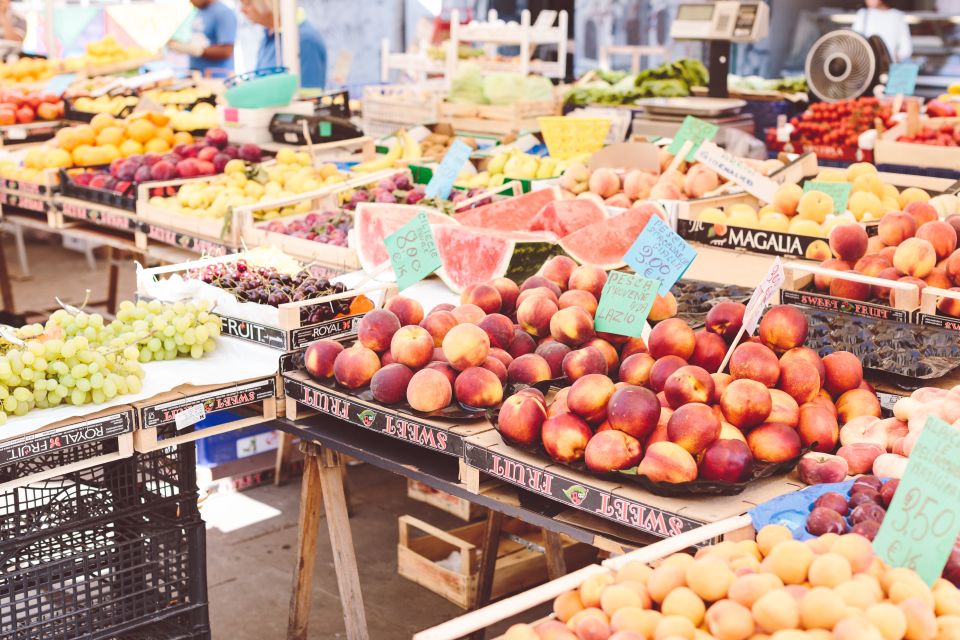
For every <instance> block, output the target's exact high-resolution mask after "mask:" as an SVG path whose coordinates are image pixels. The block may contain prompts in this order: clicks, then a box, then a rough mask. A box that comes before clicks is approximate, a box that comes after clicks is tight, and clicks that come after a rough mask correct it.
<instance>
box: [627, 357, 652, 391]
mask: <svg viewBox="0 0 960 640" xmlns="http://www.w3.org/2000/svg"><path fill="white" fill-rule="evenodd" d="M654 362H656V360H654V359H653V356H651V355H650V354H649V353H635V354H633V355H632V356H629V357H627V358H624V359H623V361H622V362H621V363H620V373H619V375H618V378H619V380H620V381H621V382H627V383H630V384H635V385H638V386H647V385H648V384H649V383H650V370H651V369H653V363H654Z"/></svg>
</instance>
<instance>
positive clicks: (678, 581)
mask: <svg viewBox="0 0 960 640" xmlns="http://www.w3.org/2000/svg"><path fill="white" fill-rule="evenodd" d="M686 584H687V581H686V571H685V570H684V569H682V568H680V567H675V566H666V565H661V566H659V567H657V568H656V569H654V570H653V571H651V572H650V575H649V576H647V592H648V593H649V594H650V599H651V600H653V601H654V602H656V603H658V604H659V603H661V602H663V600H664V598H666V597H667V595H668V594H669V593H670V592H671V591H673V590H674V589H679V588H680V587H683V586H686Z"/></svg>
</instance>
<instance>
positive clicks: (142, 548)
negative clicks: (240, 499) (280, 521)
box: [0, 515, 207, 640]
mask: <svg viewBox="0 0 960 640" xmlns="http://www.w3.org/2000/svg"><path fill="white" fill-rule="evenodd" d="M84 534H85V532H78V536H83V535H84ZM87 546H88V550H87V551H84V552H82V553H77V554H74V555H72V556H69V557H65V558H61V559H57V560H53V561H47V562H44V563H42V564H37V565H34V566H30V567H27V568H21V569H17V570H13V571H5V572H4V573H2V574H0V639H2V640H33V639H35V638H44V639H48V638H49V639H54V638H80V637H82V638H85V639H89V640H98V639H101V638H103V639H105V638H114V637H118V636H120V637H122V633H123V632H124V631H126V630H132V629H136V628H139V627H142V626H143V625H144V624H145V623H146V622H148V621H151V620H154V619H157V618H158V617H159V616H161V615H163V614H164V613H170V612H171V611H172V610H174V609H175V608H177V607H183V606H186V605H201V604H204V605H205V604H206V603H207V585H206V529H205V526H204V523H203V521H202V520H199V519H194V520H191V521H188V522H178V521H170V520H167V519H166V518H163V517H159V516H156V515H150V516H147V515H142V516H139V517H131V518H128V519H125V520H124V521H122V522H117V526H116V528H115V529H114V530H113V531H112V535H111V536H110V537H109V538H108V539H106V540H97V541H96V542H95V543H91V544H88V545H87ZM205 615H206V612H205V610H203V609H202V608H201V609H200V610H199V611H198V612H197V621H198V623H201V624H202V622H203V618H205Z"/></svg>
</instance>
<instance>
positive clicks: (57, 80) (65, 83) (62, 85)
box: [43, 73, 77, 96]
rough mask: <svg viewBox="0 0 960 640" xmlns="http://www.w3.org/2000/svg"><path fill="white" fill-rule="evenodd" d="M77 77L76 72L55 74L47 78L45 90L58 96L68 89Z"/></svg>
mask: <svg viewBox="0 0 960 640" xmlns="http://www.w3.org/2000/svg"><path fill="white" fill-rule="evenodd" d="M76 79H77V74H75V73H61V74H60V75H56V76H53V77H52V78H50V79H49V80H47V86H45V87H44V88H43V89H44V91H49V92H50V93H55V94H57V95H58V96H59V95H60V94H62V93H63V92H64V91H66V90H67V87H69V86H70V85H71V84H72V83H73V81H74V80H76Z"/></svg>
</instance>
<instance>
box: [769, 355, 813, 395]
mask: <svg viewBox="0 0 960 640" xmlns="http://www.w3.org/2000/svg"><path fill="white" fill-rule="evenodd" d="M777 388H778V389H780V390H782V391H785V392H786V393H787V394H789V395H790V396H791V397H792V398H793V399H794V400H796V401H797V404H798V405H799V404H803V403H804V402H810V401H811V400H813V399H814V398H816V397H817V393H818V392H819V391H820V372H819V371H817V368H816V367H814V366H813V365H812V364H810V363H809V362H805V361H803V360H799V359H797V360H794V361H793V362H787V363H786V364H784V363H783V362H781V363H780V380H779V381H778V382H777Z"/></svg>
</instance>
